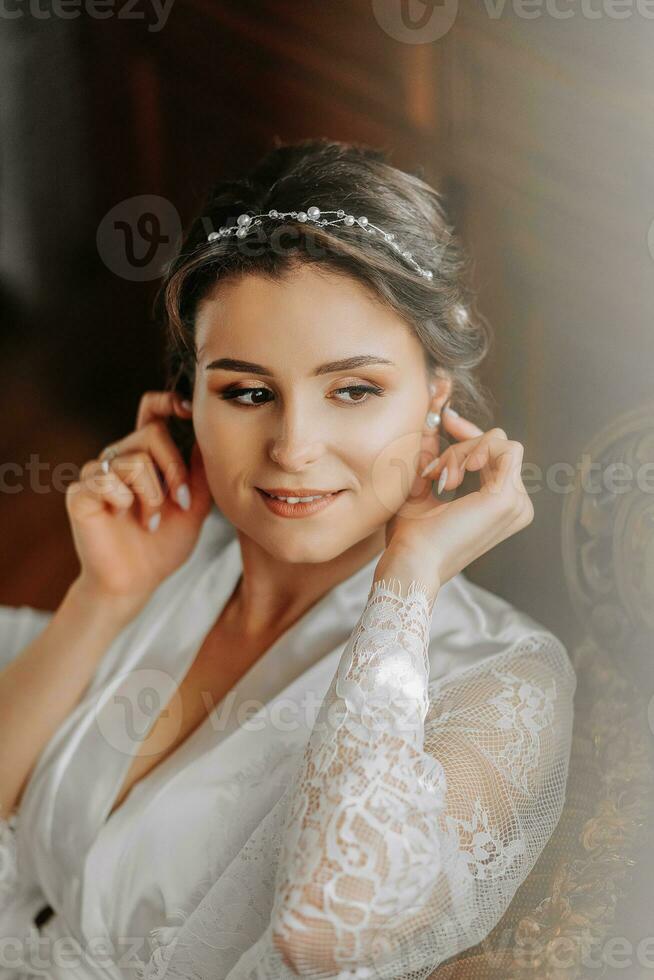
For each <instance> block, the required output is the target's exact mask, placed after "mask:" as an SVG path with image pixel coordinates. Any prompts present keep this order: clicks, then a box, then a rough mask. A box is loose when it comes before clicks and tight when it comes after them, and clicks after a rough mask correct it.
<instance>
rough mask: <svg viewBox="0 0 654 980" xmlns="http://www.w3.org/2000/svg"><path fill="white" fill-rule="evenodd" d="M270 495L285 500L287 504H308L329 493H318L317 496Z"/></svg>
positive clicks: (274, 498)
mask: <svg viewBox="0 0 654 980" xmlns="http://www.w3.org/2000/svg"><path fill="white" fill-rule="evenodd" d="M268 496H269V497H272V498H273V500H284V501H286V503H287V504H307V503H310V502H311V501H312V500H322V498H323V497H328V496H329V494H327V493H323V494H318V495H317V496H315V497H277V496H275V494H272V493H269V494H268Z"/></svg>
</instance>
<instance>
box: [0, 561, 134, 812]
mask: <svg viewBox="0 0 654 980" xmlns="http://www.w3.org/2000/svg"><path fill="white" fill-rule="evenodd" d="M137 611H138V610H135V609H134V608H131V607H128V606H126V605H120V604H117V603H115V602H113V601H111V600H106V601H105V600H100V599H98V598H97V597H96V596H93V595H91V594H90V593H89V592H88V591H86V590H85V588H84V586H83V585H82V583H81V581H80V580H79V579H77V580H76V581H75V582H74V583H73V584H72V585H71V586H70V588H69V589H68V592H67V593H66V595H65V597H64V599H63V601H62V603H61V605H60V606H59V608H58V609H57V611H56V612H55V613H54V615H53V616H52V618H51V619H50V621H49V623H48V625H47V626H46V627H45V629H44V630H43V631H42V632H41V633H40V634H39V635H38V636H37V637H36V638H35V639H34V640H32V642H31V643H30V644H29V645H28V646H27V647H25V649H24V650H22V651H21V652H20V654H19V655H18V656H17V657H15V658H14V659H13V660H12V661H11V662H10V663H9V664H8V665H7V666H6V667H5V668H4V670H2V671H1V672H0V745H1V746H2V752H1V753H0V817H3V818H5V819H6V818H7V817H8V816H9V814H10V813H11V812H12V810H14V809H15V807H16V804H17V803H18V801H19V799H20V796H21V794H22V791H23V789H24V787H25V785H26V783H27V780H28V777H29V775H30V774H31V772H32V770H33V768H34V766H35V764H36V762H37V760H38V758H39V756H40V754H41V752H42V751H43V749H44V748H45V746H46V744H47V743H48V741H49V740H50V738H51V737H52V735H53V734H54V733H55V731H56V730H57V728H58V727H59V725H60V724H61V723H62V722H63V721H64V719H65V718H66V717H67V716H68V715H69V714H70V712H71V711H72V710H73V708H74V707H75V705H76V704H77V703H78V701H79V700H80V698H81V696H82V694H83V693H84V691H85V689H86V687H87V686H88V684H89V682H90V680H91V678H92V676H93V674H94V672H95V669H96V667H97V665H98V663H99V662H100V660H101V659H102V656H103V654H104V653H105V651H106V650H107V649H108V647H109V646H110V645H111V643H112V642H113V640H114V639H115V638H116V636H117V635H118V634H119V633H120V632H121V630H122V629H123V628H124V627H125V626H126V625H127V624H128V623H129V622H130V620H131V619H133V617H134V616H135V615H136V612H137Z"/></svg>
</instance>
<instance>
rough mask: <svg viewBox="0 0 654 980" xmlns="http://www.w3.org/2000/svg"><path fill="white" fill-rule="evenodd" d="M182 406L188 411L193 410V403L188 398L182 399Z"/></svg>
mask: <svg viewBox="0 0 654 980" xmlns="http://www.w3.org/2000/svg"><path fill="white" fill-rule="evenodd" d="M181 404H182V408H185V409H186V411H187V412H192V411H193V404H192V402H190V401H189V400H188V398H184V399H182V403H181Z"/></svg>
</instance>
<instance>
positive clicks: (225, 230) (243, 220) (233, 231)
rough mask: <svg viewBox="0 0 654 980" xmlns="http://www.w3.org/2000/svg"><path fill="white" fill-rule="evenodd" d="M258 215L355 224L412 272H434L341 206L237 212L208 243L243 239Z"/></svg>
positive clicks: (425, 274)
mask: <svg viewBox="0 0 654 980" xmlns="http://www.w3.org/2000/svg"><path fill="white" fill-rule="evenodd" d="M327 214H328V215H336V217H335V218H333V219H332V220H331V221H329V220H327V219H326V218H325V217H324V216H325V215H327ZM262 218H272V219H273V220H279V221H283V220H284V219H285V218H296V219H297V220H298V221H301V222H313V224H316V225H320V226H323V227H324V226H325V225H339V224H343V225H347V226H349V227H351V226H352V225H355V224H356V225H358V226H359V227H360V228H362V229H363V230H364V231H365V232H368V234H371V235H375V234H378V235H380V236H381V237H382V238H383V239H384V241H385V242H387V243H388V245H390V247H391V248H392V249H393V251H395V252H397V254H398V255H399V256H401V258H403V259H405V260H406V261H407V262H408V263H409V264H410V265H412V266H413V268H414V269H415V270H416V272H418V273H419V275H421V276H422V277H423V279H429V280H431V279H433V278H434V273H433V272H432V271H431V269H423V268H422V266H420V265H419V264H418V263H417V262H416V260H415V259H414V258H413V256H412V254H411V252H409V251H407V250H406V249H404V248H403V247H402V246H401V245H400V244H399V243H398V242H396V241H395V235H393V234H392V233H391V232H386V231H384V230H383V229H382V228H379V227H378V226H377V225H374V224H373V223H372V222H371V221H369V220H368V218H367V217H366V216H365V215H360V216H359V217H358V218H356V217H355V216H354V215H353V214H348V213H347V212H346V211H344V210H343V209H342V208H339V210H338V211H321V210H320V208H317V207H316V206H315V205H312V206H311V207H309V208H307V210H306V211H276V210H275V209H274V208H272V209H271V210H270V211H264V212H262V213H261V214H252V215H251V214H239V216H238V218H237V219H236V224H235V225H223V227H222V228H219V229H218V231H212V232H211V233H210V234H209V235H207V241H208V242H214V241H217V240H218V239H222V238H228V237H229V236H232V235H235V236H236V237H237V238H245V236H246V235H247V234H248V233H249V232H250V231H252V229H253V228H254V227H255V226H256V225H260V224H261V223H262V220H261V219H262Z"/></svg>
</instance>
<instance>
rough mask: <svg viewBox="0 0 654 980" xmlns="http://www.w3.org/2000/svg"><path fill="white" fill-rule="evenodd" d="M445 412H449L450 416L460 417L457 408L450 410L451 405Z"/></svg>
mask: <svg viewBox="0 0 654 980" xmlns="http://www.w3.org/2000/svg"><path fill="white" fill-rule="evenodd" d="M443 411H444V412H449V414H450V415H456V416H457V417H458V415H459V413H458V412H457V410H456V409H455V408H450V406H449V405H446V406H445V408H444V409H443Z"/></svg>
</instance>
